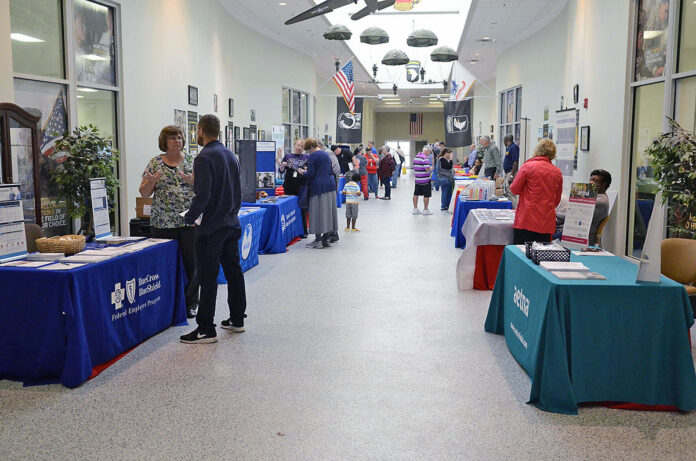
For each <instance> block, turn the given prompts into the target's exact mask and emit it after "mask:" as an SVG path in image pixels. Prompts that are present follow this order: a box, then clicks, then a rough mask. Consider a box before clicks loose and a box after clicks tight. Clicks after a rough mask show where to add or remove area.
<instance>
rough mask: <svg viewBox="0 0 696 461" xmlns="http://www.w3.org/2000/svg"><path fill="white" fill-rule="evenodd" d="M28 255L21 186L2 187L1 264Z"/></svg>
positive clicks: (3, 185) (0, 208)
mask: <svg viewBox="0 0 696 461" xmlns="http://www.w3.org/2000/svg"><path fill="white" fill-rule="evenodd" d="M26 255H27V237H26V232H25V230H24V209H23V208H22V193H21V189H20V185H19V184H1V185H0V262H7V261H13V260H15V259H20V258H23V257H25V256H26Z"/></svg>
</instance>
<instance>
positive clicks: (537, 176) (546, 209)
mask: <svg viewBox="0 0 696 461" xmlns="http://www.w3.org/2000/svg"><path fill="white" fill-rule="evenodd" d="M554 158H556V144H554V143H553V141H551V140H550V139H542V140H541V141H539V144H537V146H536V148H535V149H534V157H532V158H531V159H529V160H527V161H526V162H524V163H523V164H522V167H520V169H519V171H518V172H517V176H515V180H514V181H513V182H512V185H511V186H510V191H511V192H512V193H513V194H515V195H519V196H520V199H519V203H518V205H517V211H516V213H515V223H514V224H513V226H512V227H513V232H514V234H513V239H514V243H515V244H516V245H519V244H522V243H524V242H550V241H551V235H552V234H553V233H554V232H555V230H556V206H558V203H559V202H560V201H561V191H562V190H563V176H562V175H561V170H559V169H558V167H557V166H555V165H553V164H552V163H551V160H553V159H554Z"/></svg>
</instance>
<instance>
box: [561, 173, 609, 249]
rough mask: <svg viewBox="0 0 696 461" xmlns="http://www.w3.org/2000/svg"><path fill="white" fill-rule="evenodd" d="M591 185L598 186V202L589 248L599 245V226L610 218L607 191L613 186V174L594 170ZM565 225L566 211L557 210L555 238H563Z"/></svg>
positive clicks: (591, 226) (591, 175)
mask: <svg viewBox="0 0 696 461" xmlns="http://www.w3.org/2000/svg"><path fill="white" fill-rule="evenodd" d="M590 183H592V184H594V185H595V186H597V202H596V203H595V208H594V214H593V215H592V223H591V224H590V235H589V237H588V240H589V246H594V245H595V244H596V243H597V229H598V228H599V224H600V223H601V222H602V221H603V220H604V219H605V218H606V217H607V216H609V196H607V189H608V188H609V186H611V173H609V172H608V171H607V170H593V171H592V173H590ZM564 223H565V210H561V211H559V210H557V211H556V234H554V238H560V237H561V235H562V233H563V224H564ZM559 228H560V230H559Z"/></svg>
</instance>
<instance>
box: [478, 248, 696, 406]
mask: <svg viewBox="0 0 696 461" xmlns="http://www.w3.org/2000/svg"><path fill="white" fill-rule="evenodd" d="M571 260H572V261H581V262H582V263H584V264H585V265H586V266H588V267H589V268H590V270H592V271H595V272H598V273H600V274H602V275H604V276H605V277H606V278H607V280H592V281H590V280H560V279H558V278H557V277H556V276H554V275H553V274H551V273H550V272H548V271H546V270H544V269H542V268H540V267H539V266H537V265H535V264H533V263H532V262H531V261H529V260H528V259H527V258H526V257H525V256H524V253H523V252H522V251H521V250H520V249H519V248H517V247H516V246H514V245H509V246H507V247H506V248H505V251H504V252H503V258H502V260H501V262H500V268H499V270H498V276H497V279H496V284H495V290H494V291H493V297H492V298H491V303H490V307H489V309H488V317H487V318H486V324H485V330H486V331H487V332H490V333H497V334H502V333H504V334H505V341H506V342H507V345H508V348H509V349H510V352H511V353H512V355H513V357H515V359H516V360H517V362H519V364H520V365H521V366H522V367H523V368H524V369H525V370H526V371H527V374H528V375H529V376H530V377H531V380H532V389H531V395H530V398H529V402H530V403H533V404H535V405H536V406H537V407H539V408H541V409H542V410H547V411H552V412H556V413H566V414H577V411H578V407H577V405H578V403H581V402H602V401H614V402H631V403H640V404H645V405H670V406H675V407H677V408H680V409H682V410H693V409H694V408H696V375H695V374H694V363H693V358H692V356H691V349H690V346H689V337H688V329H689V328H690V327H691V325H693V323H694V315H693V311H692V309H691V305H690V303H689V300H688V297H687V295H686V290H685V289H684V287H683V286H682V285H680V284H678V283H676V282H673V281H672V280H669V279H667V278H665V277H663V278H662V282H661V283H659V284H645V283H641V284H638V283H636V282H635V279H636V274H637V271H638V268H637V266H636V265H634V264H632V263H630V262H628V261H626V260H623V259H621V258H618V257H615V256H582V257H578V256H574V255H573V256H572V257H571Z"/></svg>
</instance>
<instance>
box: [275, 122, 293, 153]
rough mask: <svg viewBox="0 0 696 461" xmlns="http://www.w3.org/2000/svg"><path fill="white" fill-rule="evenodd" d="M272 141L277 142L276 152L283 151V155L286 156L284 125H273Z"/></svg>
mask: <svg viewBox="0 0 696 461" xmlns="http://www.w3.org/2000/svg"><path fill="white" fill-rule="evenodd" d="M271 139H272V140H273V141H274V142H275V145H276V151H277V150H278V149H283V152H281V154H282V155H285V127H284V126H283V125H273V126H272V127H271ZM288 153H289V152H288ZM281 158H283V157H281Z"/></svg>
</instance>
